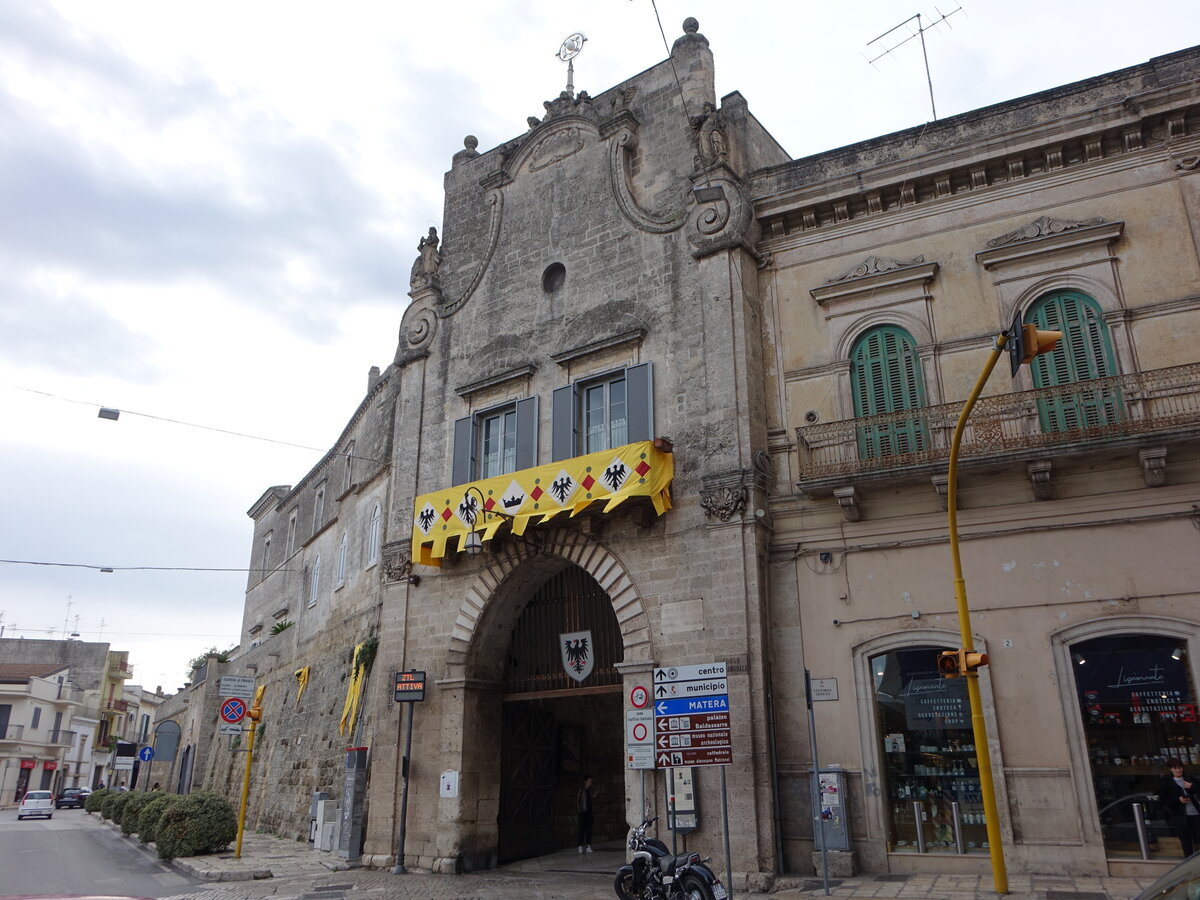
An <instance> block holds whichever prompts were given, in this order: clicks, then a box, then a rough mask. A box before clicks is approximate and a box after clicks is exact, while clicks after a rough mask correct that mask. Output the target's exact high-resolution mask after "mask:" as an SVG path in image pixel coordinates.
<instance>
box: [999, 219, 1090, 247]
mask: <svg viewBox="0 0 1200 900" xmlns="http://www.w3.org/2000/svg"><path fill="white" fill-rule="evenodd" d="M1103 224H1104V219H1103V217H1100V216H1097V217H1096V218H1094V219H1056V218H1054V217H1052V216H1042V217H1041V218H1038V219H1034V220H1033V221H1032V222H1030V223H1029V224H1028V225H1022V226H1021V227H1020V228H1017V229H1015V230H1013V231H1010V232H1008V233H1007V234H1002V235H1000V236H999V237H994V238H992V239H991V240H990V241H988V242H987V247H988V249H989V250H991V249H993V248H995V247H1004V246H1006V245H1008V244H1016V243H1020V242H1021V241H1032V240H1036V239H1037V238H1043V237H1049V236H1050V235H1053V234H1062V233H1063V232H1064V231H1074V230H1075V229H1076V228H1087V227H1090V226H1092V225H1103Z"/></svg>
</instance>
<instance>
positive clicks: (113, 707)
mask: <svg viewBox="0 0 1200 900" xmlns="http://www.w3.org/2000/svg"><path fill="white" fill-rule="evenodd" d="M104 709H105V710H106V711H109V712H129V701H128V700H109V701H108V702H106V703H105V704H104Z"/></svg>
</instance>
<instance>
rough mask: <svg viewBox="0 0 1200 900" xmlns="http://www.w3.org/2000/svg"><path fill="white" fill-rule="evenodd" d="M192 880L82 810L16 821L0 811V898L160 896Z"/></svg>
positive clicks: (13, 815)
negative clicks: (53, 895)
mask: <svg viewBox="0 0 1200 900" xmlns="http://www.w3.org/2000/svg"><path fill="white" fill-rule="evenodd" d="M197 883H198V882H197V881H196V880H195V879H191V878H188V877H186V876H184V875H180V874H179V873H178V872H175V871H174V870H172V869H171V868H169V867H168V866H165V865H163V864H162V863H161V862H160V861H159V860H158V858H157V857H156V856H154V854H153V853H152V852H147V851H146V850H145V849H142V848H140V847H138V846H134V845H131V844H130V843H129V842H128V841H127V840H124V839H122V838H121V837H120V836H119V835H117V834H114V833H113V832H112V830H111V829H110V828H108V827H106V826H105V825H103V824H101V823H100V822H99V821H97V819H96V818H95V817H94V816H89V815H87V813H85V812H84V811H83V810H82V809H58V810H55V811H54V818H53V819H24V820H22V821H20V822H18V821H17V811H16V810H15V809H7V810H4V812H2V813H0V897H12V896H14V895H16V896H20V895H28V894H77V895H78V894H102V895H115V896H123V897H165V896H169V895H172V894H180V893H183V892H185V891H188V890H189V889H190V888H191V887H192V886H193V885H195V884H197Z"/></svg>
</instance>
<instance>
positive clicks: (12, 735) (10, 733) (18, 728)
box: [0, 725, 25, 741]
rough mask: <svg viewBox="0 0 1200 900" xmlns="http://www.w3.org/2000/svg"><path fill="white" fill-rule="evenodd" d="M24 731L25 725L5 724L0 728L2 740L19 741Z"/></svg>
mask: <svg viewBox="0 0 1200 900" xmlns="http://www.w3.org/2000/svg"><path fill="white" fill-rule="evenodd" d="M24 732H25V726H24V725H5V726H4V727H3V728H0V741H19V740H21V735H22V734H24Z"/></svg>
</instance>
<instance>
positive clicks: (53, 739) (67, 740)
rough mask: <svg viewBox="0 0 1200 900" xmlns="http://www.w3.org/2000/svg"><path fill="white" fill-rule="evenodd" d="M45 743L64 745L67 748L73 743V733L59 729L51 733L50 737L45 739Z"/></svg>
mask: <svg viewBox="0 0 1200 900" xmlns="http://www.w3.org/2000/svg"><path fill="white" fill-rule="evenodd" d="M46 743H48V744H64V745H66V746H68V747H69V746H70V745H71V744H73V743H75V732H74V731H64V730H63V729H61V728H60V729H59V730H58V731H51V732H50V737H49V738H47V740H46Z"/></svg>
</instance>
